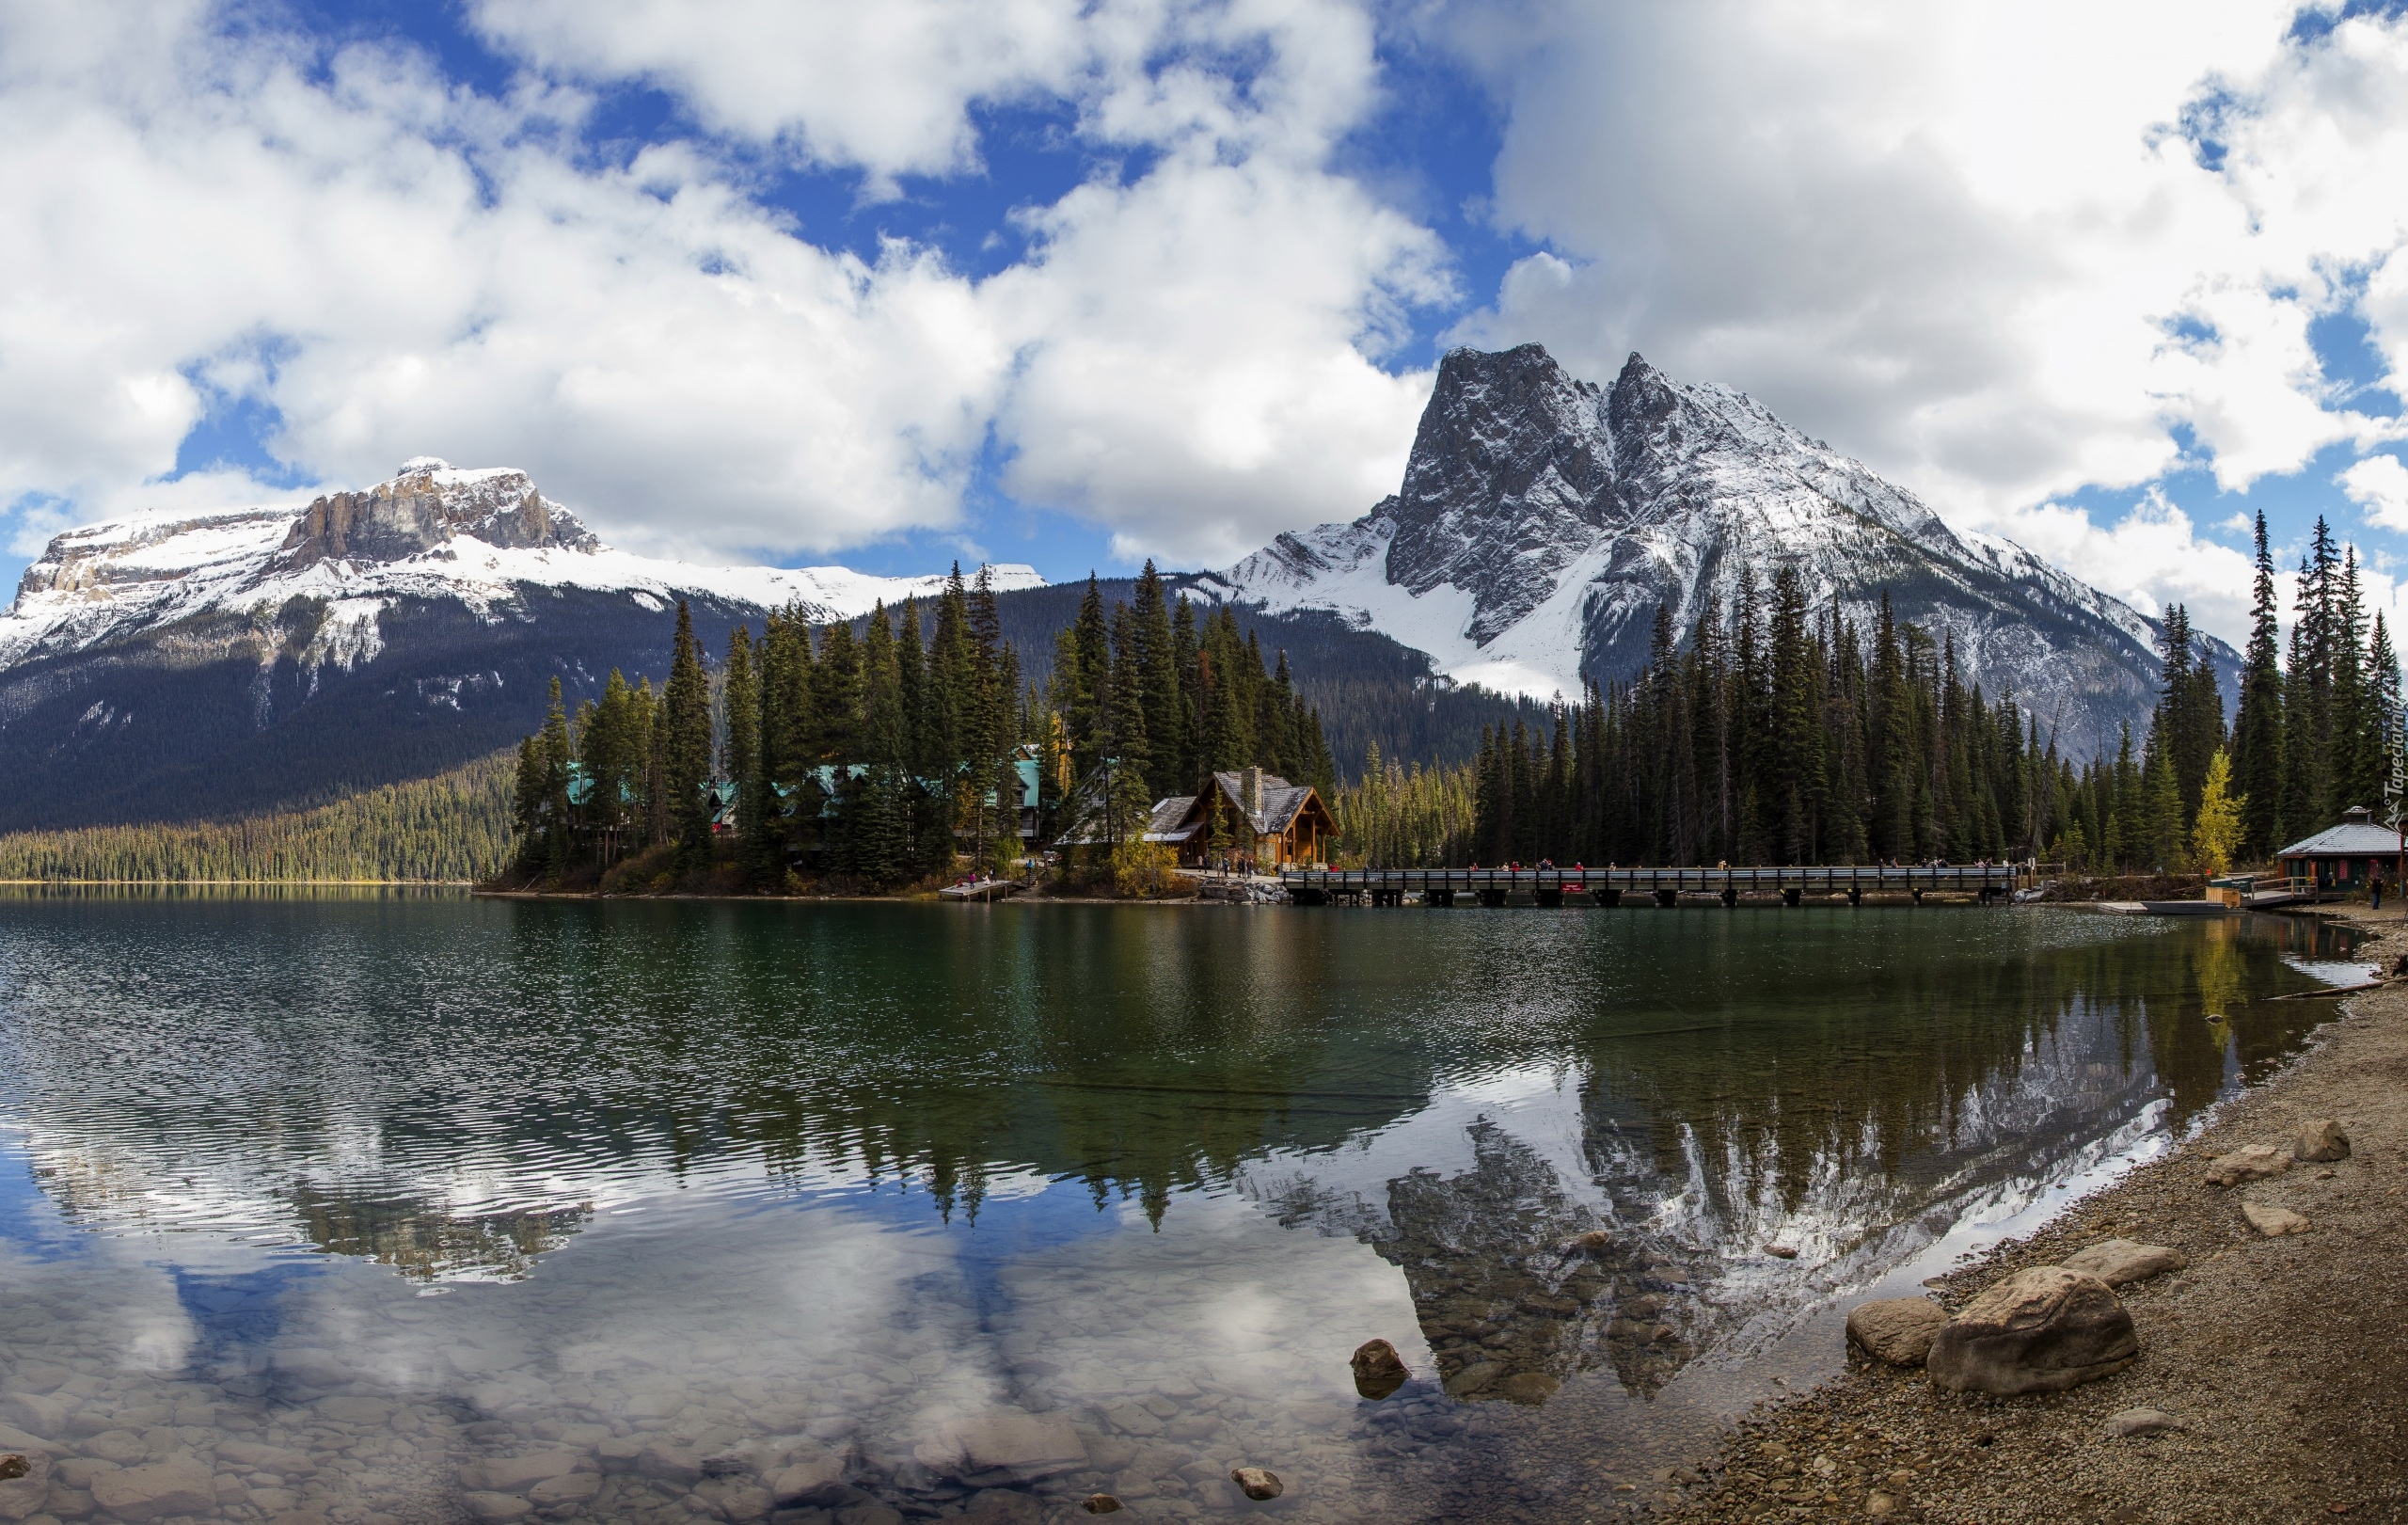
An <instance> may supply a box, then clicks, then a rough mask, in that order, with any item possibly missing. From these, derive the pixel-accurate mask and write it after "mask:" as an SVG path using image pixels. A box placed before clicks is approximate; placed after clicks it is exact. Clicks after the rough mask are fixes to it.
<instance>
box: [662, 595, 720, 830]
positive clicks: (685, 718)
mask: <svg viewBox="0 0 2408 1525" xmlns="http://www.w3.org/2000/svg"><path fill="white" fill-rule="evenodd" d="M660 729H661V747H660V784H661V787H662V789H663V791H664V792H665V793H666V795H667V811H666V814H667V817H668V820H669V827H670V830H671V831H673V833H674V834H675V835H676V840H677V843H678V846H679V847H680V848H681V849H682V850H684V852H685V854H686V857H687V859H688V861H689V862H691V863H701V862H705V861H706V860H707V859H708V857H709V854H710V849H711V803H710V795H709V793H708V791H707V789H706V787H705V786H707V785H708V784H709V782H710V771H711V693H710V679H709V678H708V676H707V675H705V673H704V671H703V654H702V648H701V647H700V646H699V645H698V644H696V643H695V641H694V620H693V615H692V614H691V613H689V612H688V610H687V608H686V601H685V600H684V599H682V598H680V599H679V600H677V635H676V640H675V644H674V646H673V651H672V655H671V658H670V663H669V687H668V689H667V690H666V691H665V692H664V693H663V694H662V696H661V725H660Z"/></svg>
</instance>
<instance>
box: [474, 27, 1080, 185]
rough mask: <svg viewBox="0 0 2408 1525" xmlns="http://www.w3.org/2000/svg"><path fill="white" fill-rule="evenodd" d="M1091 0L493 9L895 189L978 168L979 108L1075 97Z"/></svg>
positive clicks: (507, 37) (596, 67)
mask: <svg viewBox="0 0 2408 1525" xmlns="http://www.w3.org/2000/svg"><path fill="white" fill-rule="evenodd" d="M1083 9H1084V7H1083V6H1082V5H1081V4H1080V3H1079V0H876V3H875V4H867V5H864V4H860V3H858V0H721V3H716V4H712V5H708V6H691V5H664V4H660V3H659V0H479V3H477V4H476V5H475V6H474V7H473V10H472V14H473V16H474V18H475V21H476V24H477V25H478V26H479V28H480V29H481V30H482V31H483V33H484V34H485V36H486V37H487V38H489V39H490V40H493V41H494V42H496V43H497V44H499V45H501V46H505V47H508V48H512V49H515V50H516V51H518V52H519V53H521V54H523V55H524V56H527V57H528V58H530V59H531V60H532V61H533V62H535V63H536V64H538V65H539V66H541V67H543V68H545V69H547V70H549V71H559V72H561V73H563V74H567V75H572V76H577V77H582V78H585V79H589V80H617V79H627V78H640V79H644V80H648V81H650V82H652V83H654V84H656V85H657V86H659V87H661V88H663V89H666V90H668V91H670V92H671V93H673V94H674V95H676V96H677V97H679V98H680V99H682V100H684V101H686V102H687V103H689V104H690V106H691V107H692V108H693V109H694V111H695V112H696V114H697V115H698V116H699V117H700V119H702V120H703V122H705V124H706V125H708V126H710V127H711V128H713V129H715V130H718V131H721V132H727V133H732V134H737V135H743V136H747V137H752V138H758V139H764V140H772V141H782V142H784V143H785V144H786V145H787V146H788V147H790V148H791V149H793V150H794V151H797V152H798V153H800V155H801V156H803V157H805V158H807V159H810V160H813V161H816V162H818V163H822V164H830V165H842V166H847V167H861V168H864V169H867V170H869V171H870V172H871V173H872V174H873V175H874V176H877V177H879V179H880V180H884V181H891V179H892V177H894V176H896V175H901V174H907V173H917V174H948V173H952V172H956V171H958V170H964V169H968V168H971V167H974V166H975V165H976V163H977V160H978V145H977V136H976V133H975V132H974V129H973V127H972V124H971V120H970V111H971V108H972V106H974V105H975V104H978V103H993V102H1001V101H1009V100H1012V99H1015V98H1018V97H1023V96H1032V95H1038V94H1051V95H1060V94H1069V93H1070V92H1071V90H1072V89H1073V87H1074V86H1075V84H1076V82H1077V78H1078V76H1079V74H1080V73H1081V72H1082V71H1084V70H1085V69H1086V68H1087V67H1089V66H1090V62H1091V56H1092V51H1093V50H1092V45H1091V41H1090V38H1089V32H1090V30H1091V28H1090V26H1089V25H1088V24H1086V23H1085V22H1084V21H1083V18H1082V15H1081V12H1082V11H1083ZM1115 9H1117V8H1115Z"/></svg>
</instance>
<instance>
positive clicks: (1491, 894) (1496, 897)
mask: <svg viewBox="0 0 2408 1525" xmlns="http://www.w3.org/2000/svg"><path fill="white" fill-rule="evenodd" d="M1480 903H1481V904H1482V905H1484V906H1486V907H1488V909H1489V910H1491V911H1497V910H1501V909H1502V908H1503V907H1504V904H1505V892H1504V891H1503V890H1500V889H1497V888H1496V887H1494V886H1491V887H1489V888H1487V889H1484V890H1481V892H1480Z"/></svg>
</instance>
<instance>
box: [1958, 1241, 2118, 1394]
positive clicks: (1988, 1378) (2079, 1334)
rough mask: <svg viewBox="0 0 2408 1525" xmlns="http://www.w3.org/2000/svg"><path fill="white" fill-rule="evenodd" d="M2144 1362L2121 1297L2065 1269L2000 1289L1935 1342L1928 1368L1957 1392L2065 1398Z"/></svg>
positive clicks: (2011, 1281) (2038, 1268)
mask: <svg viewBox="0 0 2408 1525" xmlns="http://www.w3.org/2000/svg"><path fill="white" fill-rule="evenodd" d="M2139 1358H2140V1341H2139V1339H2138V1338H2137V1337H2136V1336H2135V1335H2134V1333H2133V1331H2132V1315H2131V1313H2130V1312H2128V1311H2126V1310H2125V1308H2124V1305H2123V1304H2122V1303H2121V1302H2118V1301H2117V1300H2116V1298H2115V1289H2113V1288H2112V1287H2110V1286H2108V1285H2107V1283H2106V1282H2104V1281H2101V1280H2099V1279H2098V1278H2097V1277H2095V1276H2087V1275H2084V1274H2083V1272H2080V1271H2068V1270H2067V1269H2066V1268H2065V1267H2064V1266H2062V1265H2035V1266H2029V1267H2027V1268H2025V1269H2023V1270H2020V1271H2018V1272H2016V1273H2015V1274H2014V1275H2013V1276H2010V1277H2006V1278H2004V1279H2002V1280H2000V1281H1998V1282H1997V1283H1995V1284H1994V1285H1992V1286H1991V1287H1989V1288H1988V1290H1987V1291H1985V1292H1984V1293H1983V1294H1982V1295H1980V1296H1978V1297H1976V1298H1974V1299H1973V1300H1972V1302H1970V1303H1968V1304H1966V1305H1965V1307H1964V1308H1963V1309H1962V1310H1961V1311H1958V1313H1957V1316H1956V1317H1955V1318H1953V1319H1950V1320H1949V1321H1948V1323H1947V1325H1946V1326H1944V1327H1942V1328H1941V1331H1940V1332H1939V1333H1938V1334H1937V1335H1936V1336H1934V1337H1933V1339H1932V1342H1931V1354H1930V1356H1929V1357H1928V1358H1927V1359H1926V1362H1925V1364H1926V1365H1927V1367H1928V1368H1929V1370H1930V1372H1931V1378H1932V1380H1933V1381H1934V1382H1936V1383H1938V1384H1939V1385H1940V1386H1941V1387H1943V1388H1946V1389H1948V1390H1951V1391H1953V1392H1967V1391H1973V1392H1988V1393H1993V1394H1998V1395H2001V1396H2004V1395H2007V1394H2012V1393H2019V1392H2062V1391H2063V1390H2066V1389H2067V1388H2070V1387H2075V1386H2078V1385H2080V1384H2082V1383H2084V1382H2090V1381H2095V1380H2097V1379H2098V1378H2099V1377H2102V1376H2112V1375H2113V1374H2115V1373H2117V1372H2120V1371H2122V1370H2123V1369H2124V1368H2125V1367H2127V1366H2130V1365H2131V1364H2132V1362H2134V1361H2136V1360H2138V1359H2139Z"/></svg>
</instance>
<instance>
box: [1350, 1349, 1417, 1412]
mask: <svg viewBox="0 0 2408 1525" xmlns="http://www.w3.org/2000/svg"><path fill="white" fill-rule="evenodd" d="M1350 1364H1352V1365H1353V1366H1354V1368H1355V1391H1356V1392H1358V1393H1360V1394H1362V1395H1363V1396H1364V1397H1366V1398H1370V1399H1372V1400H1374V1401H1377V1400H1379V1399H1381V1398H1385V1397H1386V1396H1387V1395H1388V1394H1390V1393H1392V1392H1394V1391H1395V1390H1397V1389H1399V1388H1401V1387H1402V1386H1404V1379H1405V1378H1406V1377H1408V1376H1411V1375H1412V1374H1413V1373H1412V1372H1411V1370H1409V1369H1408V1368H1407V1367H1406V1366H1405V1364H1404V1358H1403V1357H1402V1356H1400V1355H1398V1354H1397V1352H1396V1346H1394V1345H1392V1344H1389V1343H1388V1342H1386V1341H1385V1340H1366V1341H1364V1342H1362V1343H1361V1344H1359V1345H1357V1346H1355V1355H1354V1358H1353V1360H1352V1361H1351V1363H1350Z"/></svg>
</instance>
